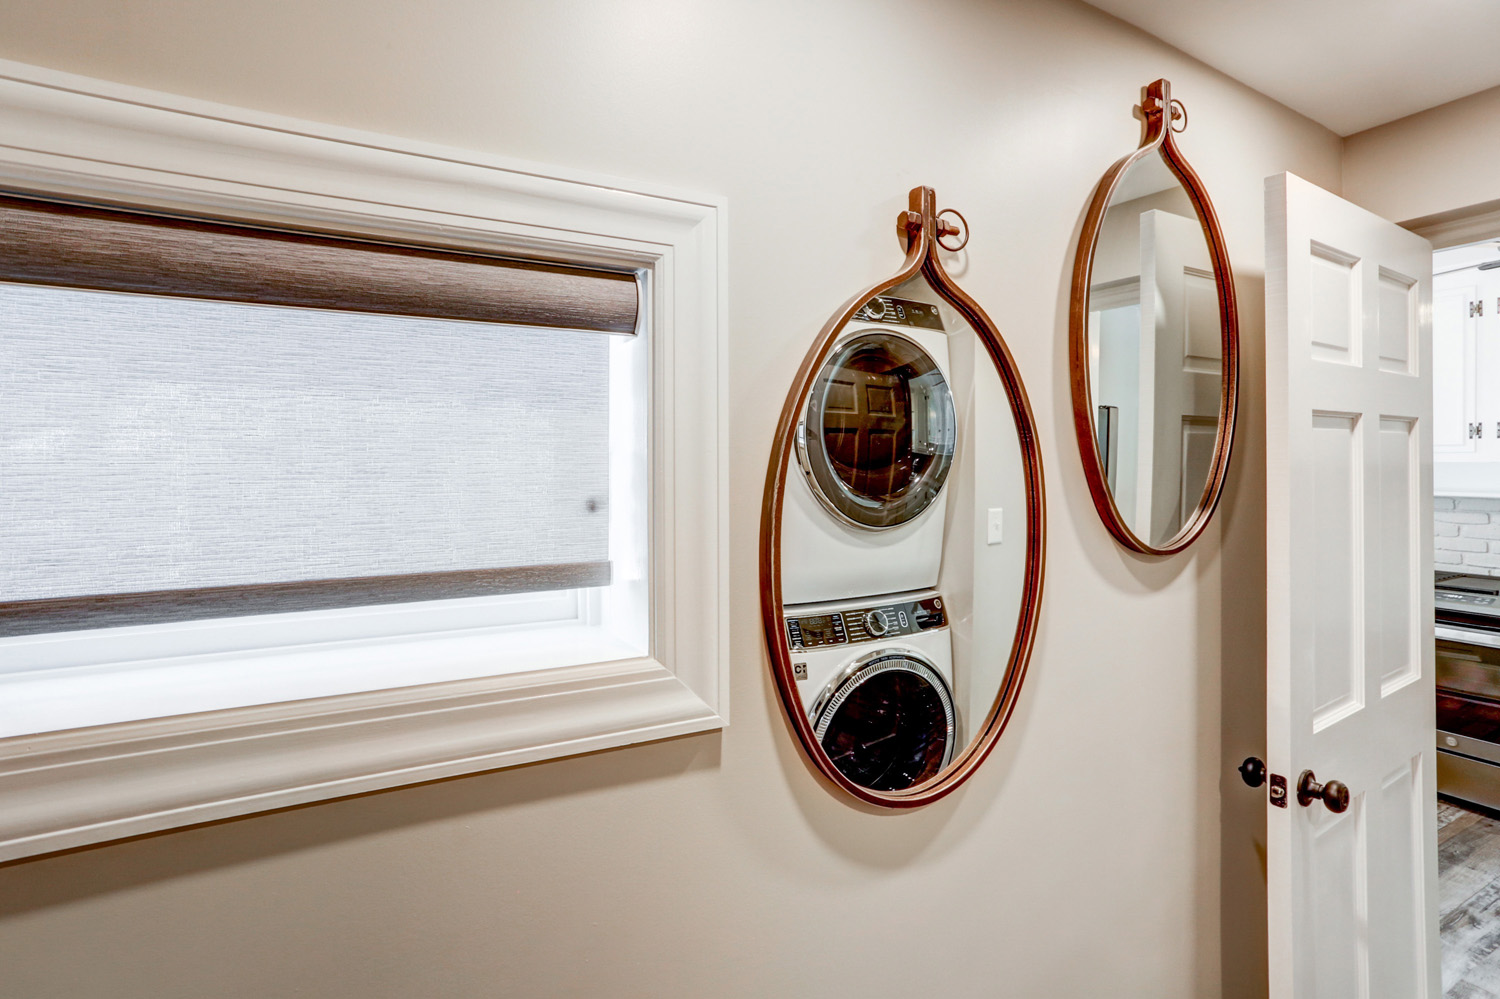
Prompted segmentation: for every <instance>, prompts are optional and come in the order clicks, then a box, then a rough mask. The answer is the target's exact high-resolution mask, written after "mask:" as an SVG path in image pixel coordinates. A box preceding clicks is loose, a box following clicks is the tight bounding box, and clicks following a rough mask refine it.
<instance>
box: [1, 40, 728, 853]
mask: <svg viewBox="0 0 1500 999" xmlns="http://www.w3.org/2000/svg"><path fill="white" fill-rule="evenodd" d="M0 188H4V189H6V190H10V191H16V192H33V193H45V194H52V195H60V196H65V197H77V198H82V199H87V200H91V201H104V202H112V203H119V204H125V205H140V206H147V207H151V208H155V209H161V210H167V211H174V212H186V213H191V214H199V215H207V216H212V217H219V218H230V219H245V220H250V221H256V222H262V223H269V224H273V225H275V224H280V225H287V226H292V227H296V228H300V229H315V230H316V229H326V230H329V231H337V232H356V233H359V234H363V235H369V236H372V237H377V238H387V239H395V240H401V239H408V240H418V241H427V242H431V241H433V240H437V241H441V242H444V243H449V244H452V245H458V246H473V247H475V248H481V249H485V250H488V251H491V252H508V253H515V254H519V255H535V256H544V257H546V258H548V259H558V260H564V261H570V262H575V263H579V264H585V265H588V264H592V265H603V266H610V267H627V268H632V269H635V270H637V271H638V272H639V273H640V274H641V275H642V282H641V287H642V289H643V294H644V295H645V296H646V301H645V302H643V306H644V308H643V313H644V314H645V315H646V316H647V317H648V320H647V321H648V322H649V323H650V328H649V334H650V337H651V351H652V356H651V372H650V376H649V378H650V381H649V384H650V389H649V399H650V403H649V405H650V408H651V414H650V415H651V422H650V432H649V436H648V448H649V449H650V451H651V460H650V473H649V479H650V481H649V483H648V484H647V485H648V490H649V494H650V496H651V504H650V505H651V511H650V523H649V545H648V547H649V552H648V557H649V560H650V564H651V572H650V588H651V637H650V654H649V655H645V656H637V657H632V658H626V659H615V660H610V661H603V662H589V663H584V664H582V665H574V666H562V667H555V668H547V669H539V670H521V671H515V670H511V671H509V672H491V673H486V675H481V676H476V677H471V678H466V679H455V680H447V681H444V682H437V683H424V684H421V685H412V686H401V687H395V688H389V689H382V690H371V691H363V692H359V693H348V694H339V695H333V696H322V697H313V698H305V699H299V700H289V701H284V702H281V703H275V704H266V705H259V706H249V707H236V708H230V709H226V710H216V711H206V712H200V713H195V714H186V715H176V716H172V717H164V718H157V719H151V720H143V721H129V722H123V723H116V724H105V725H93V726H90V727H82V728H73V729H69V730H66V731H56V732H48V733H45V734H41V735H29V736H18V737H12V738H6V739H0V861H5V860H12V859H15V858H18V857H25V856H31V855H35V854H40V853H47V852H52V851H56V850H61V849H68V848H72V847H77V846H82V845H87V844H90V843H97V842H102V841H106V840H111V839H118V838H122V837H127V836H134V835H140V834H143V833H150V832H155V831H159V830H162V829H167V828H172V827H177V826H183V825H189V824H194V823H200V822H207V821H213V820H217V819H223V818H227V817H231V816H235V815H242V814H246V813H250V812H257V811H264V810H267V809H272V808H280V807H286V806H289V805H297V804H303V803H307V802H311V801H318V800H323V799H328V798H334V797H340V796H344V795H350V794H358V793H362V792H367V791H372V790H378V789H381V788H387V787H394V786H398V785H402V784H411V783H415V782H419V781H426V780H433V779H437V778H443V777H451V776H456V775H460V774H465V773H473V772H478V771H483V770H493V769H498V768H502V767H508V766H514V765H517V764H522V763H530V762H535V761H538V760H545V759H552V758H555V757H560V756H568V755H573V754H577V753H584V752H591V751H595V750H600V749H608V748H613V747H617V746H624V745H629V744H632V743H639V742H645V741H651V740H656V739H664V738H669V737H673V736H679V735H686V734H690V733H694V732H705V731H711V730H714V729H718V728H721V727H723V726H724V725H725V724H726V723H727V720H728V663H729V656H728V627H727V620H728V616H727V612H728V585H727V566H728V555H727V549H728V529H727V523H728V500H727V496H728V490H727V481H728V447H727V419H726V410H725V401H726V398H727V392H726V391H725V389H726V385H727V365H726V361H727V357H726V354H727V351H726V331H727V303H726V295H725V287H726V278H727V267H726V248H727V237H726V231H725V216H726V205H725V202H724V200H723V199H722V198H718V197H712V196H703V195H699V194H690V193H684V192H680V191H670V190H664V189H662V188H659V187H656V186H648V185H642V184H638V183H634V182H626V181H621V180H618V179H615V178H602V177H596V176H590V175H586V174H583V173H579V172H576V171H570V170H568V171H565V170H558V169H556V168H552V167H543V166H538V165H536V164H532V163H524V162H518V161H515V160H510V159H506V158H503V157H497V156H490V155H487V154H479V153H474V152H471V151H466V150H458V149H451V148H446V147H441V146H436V145H431V144H427V143H421V142H415V141H409V140H405V139H395V138H391V137H389V136H383V135H376V134H372V133H367V132H361V131H355V130H352V129H346V128H339V127H335V126H329V125H322V124H314V123H309V122H304V121H297V120H293V119H288V118H283V117H279V116H275V115H269V114H262V113H259V112H253V111H246V110H243V109H239V108H231V107H226V106H223V105H218V104H212V103H208V102H204V101H198V100H193V99H189V98H184V97H179V96H174V95H167V94H162V93H157V92H154V91H147V90H142V89H139V88H135V87H128V86H123V85H119V84H114V83H108V82H103V81H99V80H93V79H88V78H85V77H79V76H75V75H72V74H67V73H60V72H56V71H53V70H47V69H42V68H39V67H34V66H27V65H24V64H20V63H14V62H8V61H4V60H0ZM0 557H3V553H0ZM455 640H458V639H455V638H454V637H450V636H438V637H434V638H430V639H427V638H419V639H415V640H412V641H414V642H415V643H416V644H414V645H413V647H412V648H413V654H420V653H421V651H422V648H423V646H422V644H421V643H422V642H427V641H430V642H444V641H448V642H451V641H455ZM403 641H407V640H403ZM0 666H3V664H0ZM68 672H73V671H71V670H70V671H68Z"/></svg>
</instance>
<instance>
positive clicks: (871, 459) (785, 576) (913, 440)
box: [781, 297, 964, 791]
mask: <svg viewBox="0 0 1500 999" xmlns="http://www.w3.org/2000/svg"><path fill="white" fill-rule="evenodd" d="M948 360H949V354H948V334H947V332H946V331H945V330H944V327H943V321H942V318H941V315H940V313H939V311H938V308H937V306H936V305H933V304H928V303H924V302H915V301H909V300H906V299H900V298H891V297H877V298H873V299H871V300H870V301H869V302H868V303H866V305H864V306H863V307H862V308H861V309H860V311H859V313H858V314H857V315H856V316H855V318H854V320H853V321H851V322H850V323H849V324H848V326H847V327H846V329H845V330H844V332H843V333H842V334H841V335H840V336H839V339H838V340H837V341H836V342H835V343H834V345H833V348H832V350H831V352H830V354H829V357H828V360H827V362H826V363H825V364H824V366H823V368H822V370H821V371H820V372H819V374H818V377H817V380H816V381H815V382H814V384H813V388H812V391H811V393H810V395H809V398H808V402H807V408H806V410H805V411H804V413H803V414H802V419H801V420H800V422H799V424H798V428H797V441H796V443H797V458H798V463H799V465H800V466H801V469H802V472H803V476H802V478H803V480H804V483H805V485H799V484H797V483H788V488H787V494H786V505H785V509H784V514H783V520H782V546H781V551H782V599H783V601H784V618H785V625H786V629H787V639H788V642H789V644H790V646H791V652H792V668H793V674H794V676H795V677H796V680H797V686H798V689H799V693H800V694H801V700H802V704H803V706H804V708H805V709H806V710H807V712H808V717H809V720H810V722H811V724H812V727H813V730H814V732H815V733H816V735H817V738H818V741H819V742H820V743H821V744H822V746H823V748H824V750H825V751H826V752H827V754H828V756H829V758H830V759H831V760H832V761H833V764H834V765H835V766H836V767H838V769H839V771H840V772H841V773H843V774H844V775H845V776H846V777H848V778H849V779H850V780H851V781H853V782H854V783H856V784H859V785H861V786H863V787H868V788H872V789H875V790H883V791H894V790H901V789H904V788H907V787H912V786H914V785H916V784H920V783H922V782H923V781H925V780H928V779H930V778H931V777H933V776H935V775H936V774H937V773H938V772H939V771H940V770H942V768H943V767H945V766H946V765H947V764H948V762H949V761H950V760H951V759H952V757H953V753H954V749H955V746H956V745H958V744H959V739H960V738H961V737H962V732H961V729H962V727H963V724H964V720H963V719H962V718H960V717H959V712H958V710H957V709H956V708H955V698H954V666H953V648H952V641H951V638H950V632H949V628H948V615H947V612H946V610H945V608H944V604H943V598H942V595H941V594H939V593H938V592H937V591H936V590H935V589H934V587H936V586H937V584H938V576H939V572H940V570H941V568H942V560H943V529H944V516H945V509H946V506H947V497H946V494H945V492H944V490H943V485H944V482H945V481H946V479H947V477H948V474H949V471H950V469H951V468H952V465H953V458H954V453H955V443H956V440H955V439H956V427H957V419H956V415H955V412H954V405H953V395H952V392H951V390H950V388H949V378H948V372H947V368H948Z"/></svg>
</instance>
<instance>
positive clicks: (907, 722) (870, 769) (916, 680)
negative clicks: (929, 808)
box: [813, 653, 955, 791]
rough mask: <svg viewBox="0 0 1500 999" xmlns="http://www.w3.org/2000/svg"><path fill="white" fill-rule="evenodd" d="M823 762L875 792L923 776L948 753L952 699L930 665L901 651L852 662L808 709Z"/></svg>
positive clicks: (943, 761)
mask: <svg viewBox="0 0 1500 999" xmlns="http://www.w3.org/2000/svg"><path fill="white" fill-rule="evenodd" d="M814 712H815V714H814V717H813V724H814V725H815V726H816V728H815V730H816V732H817V736H818V742H819V743H821V744H822V746H823V751H824V752H826V753H827V754H828V758H829V760H831V761H832V762H833V765H834V766H835V767H837V768H838V769H839V772H840V773H842V774H843V775H844V776H845V777H847V778H849V779H850V780H851V781H853V782H854V783H856V784H858V785H859V786H860V787H867V788H870V789H871V790H874V791H902V790H905V789H906V788H909V787H915V786H916V785H918V784H921V783H924V782H925V781H929V780H931V779H932V778H934V777H936V776H937V775H938V774H939V773H940V772H941V771H942V769H943V767H945V766H947V765H948V761H949V760H950V759H951V758H952V756H953V739H954V728H955V726H954V715H953V699H952V698H951V697H950V696H949V693H948V685H947V684H946V683H944V682H943V679H942V677H941V676H939V675H938V673H937V672H936V671H935V670H933V669H932V667H931V666H930V665H929V664H927V663H924V662H922V661H920V660H918V659H915V658H911V657H910V656H908V655H905V654H901V653H892V654H889V655H881V656H878V657H876V658H874V659H871V660H868V661H866V662H864V663H862V664H860V665H858V666H857V667H856V668H855V670H854V672H853V673H852V674H851V675H849V676H848V677H846V678H845V679H844V680H843V681H842V682H841V683H838V684H837V685H836V686H835V687H833V688H831V689H830V691H829V692H828V696H827V698H826V700H825V702H824V703H822V704H820V705H819V706H818V707H816V708H815V709H814Z"/></svg>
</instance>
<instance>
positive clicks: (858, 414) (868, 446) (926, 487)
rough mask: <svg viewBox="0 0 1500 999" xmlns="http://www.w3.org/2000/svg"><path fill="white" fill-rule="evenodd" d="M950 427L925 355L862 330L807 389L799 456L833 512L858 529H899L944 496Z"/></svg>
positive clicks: (933, 367) (947, 403)
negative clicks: (810, 390)
mask: <svg viewBox="0 0 1500 999" xmlns="http://www.w3.org/2000/svg"><path fill="white" fill-rule="evenodd" d="M938 335H939V336H941V335H942V334H938ZM955 422H956V421H955V419H954V412H953V395H952V393H951V392H950V391H949V388H948V382H947V379H945V378H944V377H943V372H942V369H941V368H940V367H939V366H938V364H937V362H936V361H935V360H933V358H932V355H931V354H929V353H928V352H927V351H926V350H923V349H922V347H921V346H920V345H919V344H918V343H917V342H916V341H915V340H913V339H911V338H909V337H906V336H902V335H900V334H897V333H891V332H887V331H884V330H872V331H865V332H860V333H856V334H854V335H853V336H851V337H849V338H848V339H846V340H844V341H843V342H842V343H840V344H838V345H837V346H836V347H835V348H834V351H833V354H832V356H831V357H829V359H828V362H827V363H826V364H825V365H824V366H823V370H822V372H821V373H820V374H819V376H818V380H817V382H816V383H815V384H814V386H813V390H812V394H811V396H810V398H809V399H808V405H807V416H806V420H805V422H804V424H803V427H802V430H801V431H800V433H799V451H798V458H799V460H800V461H801V462H802V465H803V468H804V470H805V471H806V472H807V474H808V476H809V477H810V479H811V482H812V487H813V491H814V492H815V493H816V494H817V496H818V499H819V500H821V501H822V502H823V504H824V505H825V506H826V507H828V509H829V510H831V511H832V512H833V513H835V514H837V515H838V516H839V517H842V518H844V519H846V520H848V521H850V522H852V523H854V524H856V525H858V526H860V527H865V528H877V529H878V528H887V527H896V526H898V525H901V524H905V523H907V522H908V521H910V520H912V519H914V518H915V517H916V516H917V515H919V514H920V513H921V512H922V511H923V510H926V509H927V507H928V506H929V505H931V503H932V501H933V500H935V499H936V498H937V496H938V494H939V493H940V492H941V491H942V488H943V481H944V480H945V479H946V478H947V476H948V469H949V468H950V467H951V466H952V464H953V451H954V438H955Z"/></svg>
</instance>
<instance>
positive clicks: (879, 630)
mask: <svg viewBox="0 0 1500 999" xmlns="http://www.w3.org/2000/svg"><path fill="white" fill-rule="evenodd" d="M865 630H866V631H868V632H869V633H870V634H872V635H874V636H875V637H876V638H879V637H880V636H881V635H884V634H885V633H886V632H888V631H890V630H891V623H890V620H889V619H888V618H887V617H886V616H885V611H880V610H872V611H867V612H866V613H865Z"/></svg>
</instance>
